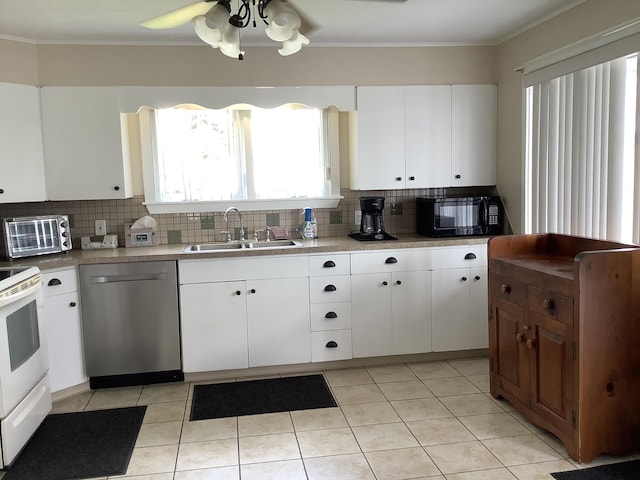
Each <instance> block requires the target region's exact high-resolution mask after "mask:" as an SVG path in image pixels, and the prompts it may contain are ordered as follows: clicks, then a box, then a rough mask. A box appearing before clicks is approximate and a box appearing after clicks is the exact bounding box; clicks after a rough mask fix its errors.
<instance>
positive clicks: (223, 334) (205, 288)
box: [180, 282, 249, 373]
mask: <svg viewBox="0 0 640 480" xmlns="http://www.w3.org/2000/svg"><path fill="white" fill-rule="evenodd" d="M180 315H181V317H182V368H183V370H184V371H185V372H188V373H190V372H207V371H213V370H231V369H234V368H247V367H248V366H249V352H248V348H247V306H246V286H245V282H215V283H195V284H190V285H182V286H181V287H180Z"/></svg>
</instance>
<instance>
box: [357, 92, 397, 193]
mask: <svg viewBox="0 0 640 480" xmlns="http://www.w3.org/2000/svg"><path fill="white" fill-rule="evenodd" d="M357 101H358V114H357V116H355V115H351V117H350V118H351V119H352V120H354V121H355V122H356V123H355V124H354V123H352V124H351V125H350V132H351V134H352V135H354V134H355V137H354V138H352V141H351V147H352V152H351V155H350V157H351V188H353V189H356V190H376V189H382V190H390V189H396V188H404V182H405V178H404V177H405V160H404V158H405V150H404V144H405V140H404V88H403V87H358V89H357Z"/></svg>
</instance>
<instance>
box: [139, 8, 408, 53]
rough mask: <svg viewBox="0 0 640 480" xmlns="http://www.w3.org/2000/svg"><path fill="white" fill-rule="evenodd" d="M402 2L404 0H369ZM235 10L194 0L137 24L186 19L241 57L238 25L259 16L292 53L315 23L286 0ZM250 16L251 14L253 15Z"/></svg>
mask: <svg viewBox="0 0 640 480" xmlns="http://www.w3.org/2000/svg"><path fill="white" fill-rule="evenodd" d="M369 1H386V2H405V1H406V0H369ZM237 4H238V11H237V13H232V10H231V8H232V7H231V1H230V0H201V1H199V2H197V3H193V4H191V5H187V6H185V7H182V8H179V9H177V10H173V11H171V12H167V13H165V14H163V15H160V16H158V17H155V18H152V19H150V20H147V21H145V22H142V23H141V24H140V25H142V26H143V27H147V28H153V29H165V28H176V27H179V26H181V25H184V24H185V23H187V22H192V23H193V24H194V29H195V32H196V35H198V37H200V39H201V40H203V41H204V42H205V43H208V44H209V45H211V46H212V47H214V48H220V50H221V51H222V53H224V54H225V55H227V56H230V57H235V58H238V59H239V60H242V59H243V58H244V52H243V51H241V50H240V34H239V32H240V29H242V28H245V27H248V26H249V25H252V26H253V27H256V26H257V23H258V22H259V21H260V20H262V22H264V24H265V25H266V28H265V33H266V34H267V36H268V37H269V38H271V39H272V40H274V41H280V42H282V48H280V49H278V52H279V53H280V54H281V55H283V56H286V55H291V54H293V53H296V52H298V51H299V50H300V49H301V48H302V46H303V45H308V44H309V39H308V38H307V37H306V35H309V33H311V32H312V31H313V30H315V29H316V28H317V25H316V24H315V23H314V22H313V21H311V20H309V19H308V18H306V17H305V16H304V15H301V13H300V11H299V10H298V9H297V8H295V7H294V5H293V2H289V1H288V0H238V2H237ZM252 17H253V18H252Z"/></svg>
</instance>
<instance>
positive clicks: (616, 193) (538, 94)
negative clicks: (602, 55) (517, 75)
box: [525, 56, 640, 243]
mask: <svg viewBox="0 0 640 480" xmlns="http://www.w3.org/2000/svg"><path fill="white" fill-rule="evenodd" d="M630 58H632V59H630ZM634 62H635V63H634ZM636 67H637V57H635V56H632V57H623V58H619V59H616V60H612V61H609V62H605V63H602V64H599V65H596V66H593V67H589V68H585V69H582V70H579V71H577V72H574V73H570V74H568V75H564V76H561V77H558V78H553V79H551V80H545V81H542V82H541V83H538V84H535V85H532V86H530V87H528V88H527V90H526V110H527V126H526V128H527V131H526V152H527V154H526V174H525V176H526V188H525V192H526V200H525V201H526V215H525V222H526V230H527V232H531V233H542V232H557V233H567V234H572V235H579V236H586V237H592V238H602V239H608V240H617V241H626V242H631V241H633V242H635V243H638V242H640V220H639V219H640V207H638V204H639V200H640V168H639V167H638V164H639V158H640V156H639V155H638V152H637V151H636V150H638V149H637V148H635V147H634V145H635V139H634V136H635V132H636V128H635V126H636V125H637V122H636V118H637V116H638V109H637V101H636V90H637V84H638V77H637V74H636V73H635V72H636V70H635V68H636ZM630 69H631V70H630ZM630 71H633V73H634V77H633V81H629V72H630Z"/></svg>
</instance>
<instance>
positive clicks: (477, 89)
mask: <svg viewBox="0 0 640 480" xmlns="http://www.w3.org/2000/svg"><path fill="white" fill-rule="evenodd" d="M451 105H452V114H451V138H452V139H453V141H452V151H451V183H450V185H451V186H453V187H464V186H479V185H495V184H496V155H497V141H498V89H497V87H496V86H495V85H454V86H453V87H452V91H451Z"/></svg>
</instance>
